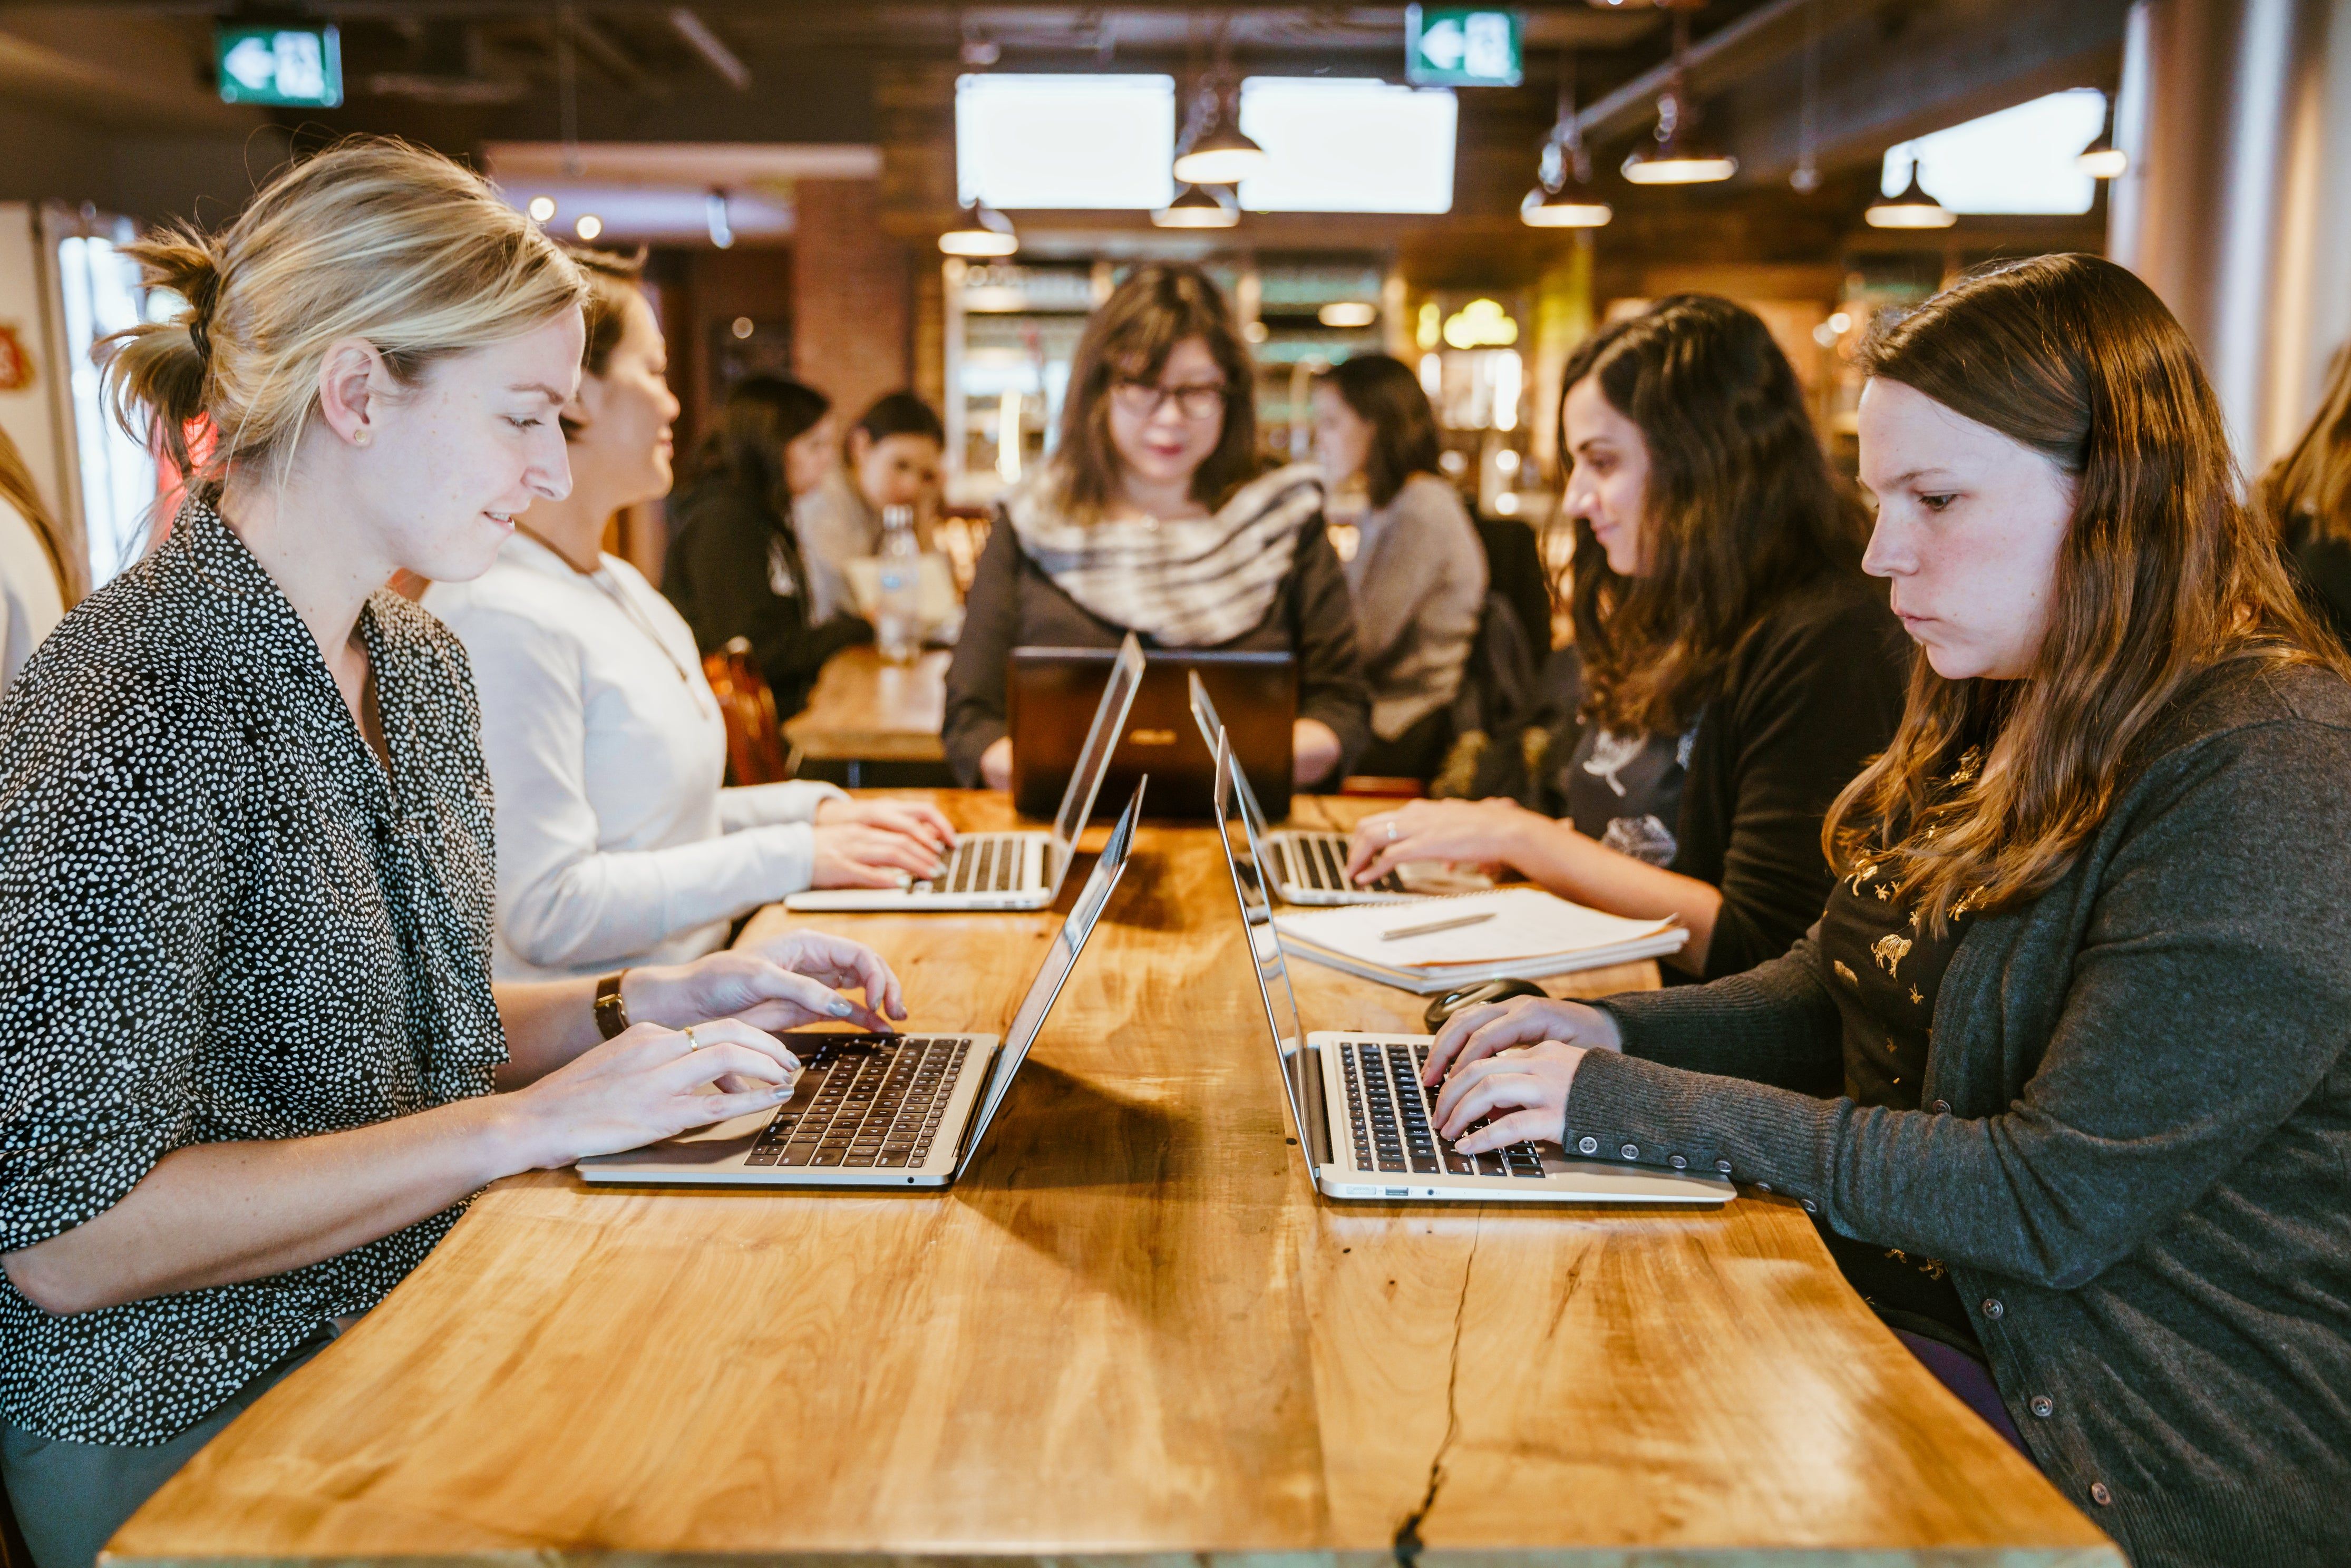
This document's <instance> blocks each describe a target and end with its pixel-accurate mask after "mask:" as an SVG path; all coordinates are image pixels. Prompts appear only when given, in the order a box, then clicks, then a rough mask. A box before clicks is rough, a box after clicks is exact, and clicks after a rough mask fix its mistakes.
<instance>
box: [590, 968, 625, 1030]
mask: <svg viewBox="0 0 2351 1568" xmlns="http://www.w3.org/2000/svg"><path fill="white" fill-rule="evenodd" d="M628 977H629V972H628V971H627V970H626V969H622V970H619V971H618V972H616V973H613V974H610V975H607V976H605V977H603V978H602V979H601V980H599V981H597V982H596V1032H597V1033H599V1034H601V1035H602V1036H603V1037H604V1038H605V1039H606V1040H610V1039H611V1038H612V1037H613V1036H614V1035H616V1034H619V1033H620V1032H621V1031H622V1030H625V1029H627V1028H628V1027H629V1007H628V1004H627V1003H626V1002H623V1001H622V1000H621V982H622V980H625V979H627V978H628Z"/></svg>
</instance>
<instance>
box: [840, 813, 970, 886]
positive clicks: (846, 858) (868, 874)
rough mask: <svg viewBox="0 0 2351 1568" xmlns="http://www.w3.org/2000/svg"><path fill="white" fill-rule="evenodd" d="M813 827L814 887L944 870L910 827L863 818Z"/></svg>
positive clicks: (897, 880) (883, 882) (923, 877)
mask: <svg viewBox="0 0 2351 1568" xmlns="http://www.w3.org/2000/svg"><path fill="white" fill-rule="evenodd" d="M815 832H816V864H815V866H814V868H813V877H814V881H815V883H816V885H817V886H819V887H898V886H901V885H903V884H904V883H906V882H907V881H909V880H913V881H916V882H922V881H927V880H928V879H930V878H932V877H935V876H938V875H940V874H941V873H944V872H945V871H946V862H945V861H943V860H942V859H940V857H939V852H938V849H937V847H936V846H935V845H934V844H932V843H931V842H930V841H927V840H925V839H919V838H916V837H915V836H914V835H913V834H912V833H902V832H898V831H895V830H893V829H890V828H876V827H870V826H868V825H867V824H865V823H863V822H832V823H821V824H820V825H819V826H818V827H817V828H816V830H815Z"/></svg>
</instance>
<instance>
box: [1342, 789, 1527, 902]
mask: <svg viewBox="0 0 2351 1568" xmlns="http://www.w3.org/2000/svg"><path fill="white" fill-rule="evenodd" d="M1536 824H1541V826H1543V827H1550V826H1551V825H1552V822H1551V819H1550V818H1548V817H1544V816H1541V815H1540V814H1539V813H1537V812H1533V811H1530V810H1526V809H1525V808H1524V807H1522V806H1520V805H1518V804H1517V803H1516V802H1514V801H1510V800H1479V801H1477V802H1475V803H1472V802H1470V801H1468V800H1409V801H1406V802H1405V804H1404V805H1402V806H1400V807H1398V808H1397V809H1396V810H1393V811H1382V812H1380V813H1378V814H1377V815H1376V816H1370V817H1365V818H1364V820H1363V821H1360V822H1358V823H1356V824H1355V831H1354V832H1353V835H1351V837H1350V839H1349V841H1348V844H1347V875H1348V876H1349V877H1350V878H1352V879H1353V881H1354V882H1355V883H1358V884H1359V885H1364V886H1368V885H1370V884H1371V883H1375V882H1377V881H1378V880H1379V879H1380V878H1382V877H1384V876H1385V875H1386V874H1387V873H1390V872H1392V871H1394V870H1395V868H1396V867H1397V866H1399V865H1403V864H1405V863H1406V862H1411V861H1444V862H1447V863H1448V864H1453V865H1479V866H1489V865H1515V864H1517V863H1518V860H1519V858H1520V852H1521V851H1522V849H1523V848H1524V839H1525V835H1526V834H1527V832H1528V831H1531V830H1532V829H1533V828H1534V827H1535V825H1536Z"/></svg>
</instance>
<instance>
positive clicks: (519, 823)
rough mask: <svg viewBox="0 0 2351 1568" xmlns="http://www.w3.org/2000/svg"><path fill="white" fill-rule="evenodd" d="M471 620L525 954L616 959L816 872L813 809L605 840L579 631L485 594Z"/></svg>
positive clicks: (502, 913)
mask: <svg viewBox="0 0 2351 1568" xmlns="http://www.w3.org/2000/svg"><path fill="white" fill-rule="evenodd" d="M464 634H465V645H466V650H467V652H468V653H470V654H471V655H472V659H473V664H474V680H475V685H476V686H477V687H478V688H479V689H480V692H481V700H482V750H483V753H484V755H485V756H486V757H487V758H488V760H489V765H490V778H491V780H492V781H493V783H494V784H495V785H496V789H497V795H498V805H497V835H498V919H499V922H500V924H501V925H503V927H504V929H505V933H506V939H507V944H508V945H509V946H511V947H513V949H514V950H515V952H516V953H517V954H518V955H520V956H521V957H522V958H523V959H524V960H525V961H526V962H528V963H531V964H536V965H539V966H541V967H547V968H576V967H580V966H583V965H589V964H600V963H616V962H619V961H621V960H623V959H627V958H632V957H634V956H637V955H639V954H641V953H643V952H645V951H646V950H647V949H649V948H652V947H653V946H657V945H659V944H660V943H661V942H663V941H664V940H665V939H666V938H668V937H670V936H674V935H675V934H676V933H678V932H681V931H689V930H692V929H693V928H694V927H695V926H697V925H708V924H709V923H711V922H712V921H716V920H726V919H731V918H732V917H734V916H735V915H740V914H742V913H743V912H745V911H746V910H748V909H753V908H756V907H757V906H758V905H759V904H764V903H766V902H768V901H769V900H771V899H775V898H779V897H781V896H782V895H783V894H787V893H797V892H799V890H800V889H802V888H804V887H806V886H808V885H809V881H810V870H811V867H812V865H813V862H814V859H815V852H814V836H813V832H812V830H811V829H810V828H809V827H808V826H807V825H805V824H804V823H799V822H793V823H776V824H771V825H768V826H763V827H748V828H746V829H744V830H743V831H740V832H729V833H721V834H719V835H718V836H716V837H715V838H710V839H705V840H703V841H699V842H696V843H687V844H679V845H675V846H674V847H671V848H668V849H660V850H629V851H607V850H602V849H600V848H599V847H598V845H599V843H600V841H601V833H600V829H599V824H598V821H597V817H596V809H595V806H594V804H593V803H592V802H591V801H590V799H589V795H588V780H587V726H588V716H587V712H586V710H585V708H584V707H583V706H582V702H581V697H580V690H581V685H580V680H581V676H580V669H579V667H578V664H577V654H576V653H575V650H574V647H573V645H572V644H571V643H569V642H567V641H566V640H565V639H563V638H561V637H557V636H552V635H550V634H549V632H548V631H547V629H546V628H545V627H542V626H540V625H538V623H537V622H533V621H531V620H530V619H528V617H525V616H522V615H517V614H515V613H512V612H507V611H503V610H490V609H478V608H477V609H476V610H475V611H474V612H472V613H469V614H467V615H466V616H465V625H464ZM810 810H811V811H813V810H814V808H813V806H811V807H810Z"/></svg>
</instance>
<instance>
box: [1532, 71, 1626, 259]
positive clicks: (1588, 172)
mask: <svg viewBox="0 0 2351 1568" xmlns="http://www.w3.org/2000/svg"><path fill="white" fill-rule="evenodd" d="M1537 179H1538V183H1537V184H1536V185H1535V188H1534V189H1533V190H1531V191H1529V192H1528V193H1527V194H1526V199H1525V200H1524V201H1522V202H1520V204H1519V222H1520V223H1522V224H1524V225H1527V227H1529V228H1531V229H1596V228H1598V227H1600V226H1601V225H1604V224H1605V223H1607V222H1608V220H1609V219H1611V218H1613V217H1614V216H1615V215H1616V214H1615V213H1614V211H1613V210H1611V209H1610V207H1609V205H1608V204H1607V203H1605V202H1604V201H1602V200H1601V199H1600V195H1599V193H1598V192H1596V191H1594V190H1593V188H1592V154H1591V153H1590V152H1586V151H1585V150H1584V146H1583V132H1582V131H1579V130H1578V129H1577V128H1576V123H1575V57H1574V56H1573V55H1568V54H1562V56H1561V57H1560V62H1559V120H1558V121H1557V123H1555V124H1554V125H1552V131H1551V135H1550V136H1549V137H1548V138H1547V139H1545V141H1543V149H1542V161H1541V163H1540V164H1539V165H1538V166H1537Z"/></svg>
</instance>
